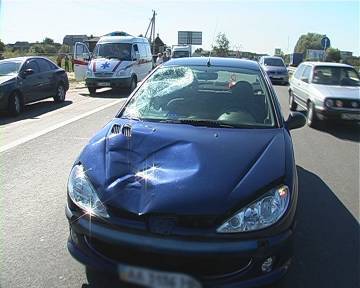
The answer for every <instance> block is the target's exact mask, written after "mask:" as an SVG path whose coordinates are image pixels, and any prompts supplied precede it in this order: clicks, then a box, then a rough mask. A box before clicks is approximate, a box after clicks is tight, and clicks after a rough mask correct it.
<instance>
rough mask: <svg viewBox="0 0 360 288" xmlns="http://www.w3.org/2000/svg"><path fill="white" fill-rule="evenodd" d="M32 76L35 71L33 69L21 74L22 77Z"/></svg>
mask: <svg viewBox="0 0 360 288" xmlns="http://www.w3.org/2000/svg"><path fill="white" fill-rule="evenodd" d="M31 74H34V70H33V69H30V68H29V69H26V70H24V71H23V72H22V73H21V75H22V76H23V77H26V76H29V75H31Z"/></svg>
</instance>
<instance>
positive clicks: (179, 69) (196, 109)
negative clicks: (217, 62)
mask: <svg viewBox="0 0 360 288" xmlns="http://www.w3.org/2000/svg"><path fill="white" fill-rule="evenodd" d="M121 117H126V118H136V119H140V120H149V121H164V122H171V121H172V120H174V121H173V122H174V123H177V122H176V120H180V122H181V121H182V120H187V121H189V120H191V121H194V122H195V121H203V123H205V122H206V121H208V122H209V123H215V122H216V123H220V124H227V125H229V126H231V127H243V126H245V127H274V125H275V120H274V113H273V107H272V101H271V99H270V96H269V93H268V89H267V86H266V82H265V81H264V79H263V77H262V74H261V73H260V72H259V71H254V70H248V69H235V68H227V67H214V66H212V67H205V66H193V67H189V66H165V67H162V68H159V69H158V70H157V71H155V72H154V74H153V75H152V76H151V77H150V78H148V79H147V80H146V81H145V82H144V83H143V85H142V86H141V87H140V88H139V90H138V91H137V92H136V94H135V95H134V96H133V98H132V99H131V100H130V101H129V103H128V104H127V105H126V107H125V109H124V110H123V113H122V115H121ZM205 126H206V125H205Z"/></svg>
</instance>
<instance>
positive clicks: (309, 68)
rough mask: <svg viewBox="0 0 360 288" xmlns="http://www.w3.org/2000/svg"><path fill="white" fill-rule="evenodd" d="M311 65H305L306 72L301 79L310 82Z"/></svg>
mask: <svg viewBox="0 0 360 288" xmlns="http://www.w3.org/2000/svg"><path fill="white" fill-rule="evenodd" d="M310 72H311V67H310V66H305V69H304V72H303V73H302V75H301V81H304V82H309V80H310Z"/></svg>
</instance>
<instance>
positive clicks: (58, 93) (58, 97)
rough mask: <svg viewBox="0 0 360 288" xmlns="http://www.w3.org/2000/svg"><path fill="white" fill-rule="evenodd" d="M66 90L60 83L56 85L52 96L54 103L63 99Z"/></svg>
mask: <svg viewBox="0 0 360 288" xmlns="http://www.w3.org/2000/svg"><path fill="white" fill-rule="evenodd" d="M65 95H66V90H65V87H64V85H63V84H62V83H59V85H58V86H57V87H56V95H55V97H54V101H55V102H56V103H61V102H64V101H65Z"/></svg>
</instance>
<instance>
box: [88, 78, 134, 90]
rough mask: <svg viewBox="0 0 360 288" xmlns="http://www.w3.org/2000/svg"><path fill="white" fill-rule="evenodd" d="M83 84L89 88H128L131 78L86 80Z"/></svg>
mask: <svg viewBox="0 0 360 288" xmlns="http://www.w3.org/2000/svg"><path fill="white" fill-rule="evenodd" d="M85 83H86V86H87V87H90V88H104V87H111V88H127V87H130V83H131V77H129V78H86V79H85Z"/></svg>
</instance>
